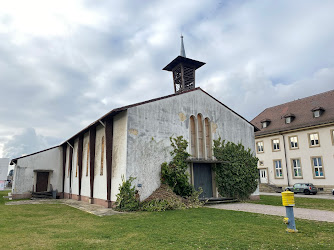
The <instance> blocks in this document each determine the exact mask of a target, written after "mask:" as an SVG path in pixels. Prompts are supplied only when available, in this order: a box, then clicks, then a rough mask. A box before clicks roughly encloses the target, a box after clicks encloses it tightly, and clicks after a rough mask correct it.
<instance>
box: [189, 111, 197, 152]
mask: <svg viewBox="0 0 334 250" xmlns="http://www.w3.org/2000/svg"><path fill="white" fill-rule="evenodd" d="M190 146H191V155H192V157H196V155H197V154H196V126H195V117H194V116H193V115H192V116H190Z"/></svg>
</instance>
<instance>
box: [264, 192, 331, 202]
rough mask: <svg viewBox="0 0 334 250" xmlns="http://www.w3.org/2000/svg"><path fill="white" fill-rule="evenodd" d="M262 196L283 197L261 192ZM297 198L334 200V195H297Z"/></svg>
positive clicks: (278, 194) (279, 194)
mask: <svg viewBox="0 0 334 250" xmlns="http://www.w3.org/2000/svg"><path fill="white" fill-rule="evenodd" d="M260 195H272V196H281V197H282V194H281V193H265V192H260ZM295 197H302V198H310V199H326V200H334V195H332V194H316V195H306V194H295Z"/></svg>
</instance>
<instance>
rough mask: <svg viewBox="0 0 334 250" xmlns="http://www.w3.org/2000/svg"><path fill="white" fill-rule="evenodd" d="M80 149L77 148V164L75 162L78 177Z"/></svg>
mask: <svg viewBox="0 0 334 250" xmlns="http://www.w3.org/2000/svg"><path fill="white" fill-rule="evenodd" d="M78 166H79V149H77V164H75V177H78Z"/></svg>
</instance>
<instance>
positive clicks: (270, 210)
mask: <svg viewBox="0 0 334 250" xmlns="http://www.w3.org/2000/svg"><path fill="white" fill-rule="evenodd" d="M208 207H209V208H217V209H225V210H234V211H243V212H250V213H257V214H268V215H277V216H285V207H283V206H281V207H280V206H270V205H261V204H250V203H229V204H216V205H210V206H208ZM293 211H294V214H295V218H299V219H306V220H315V221H327V222H334V212H332V211H325V210H317V209H307V208H294V209H293Z"/></svg>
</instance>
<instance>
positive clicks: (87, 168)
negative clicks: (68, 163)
mask: <svg viewBox="0 0 334 250" xmlns="http://www.w3.org/2000/svg"><path fill="white" fill-rule="evenodd" d="M88 171H89V142H88V143H87V167H86V176H88Z"/></svg>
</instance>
